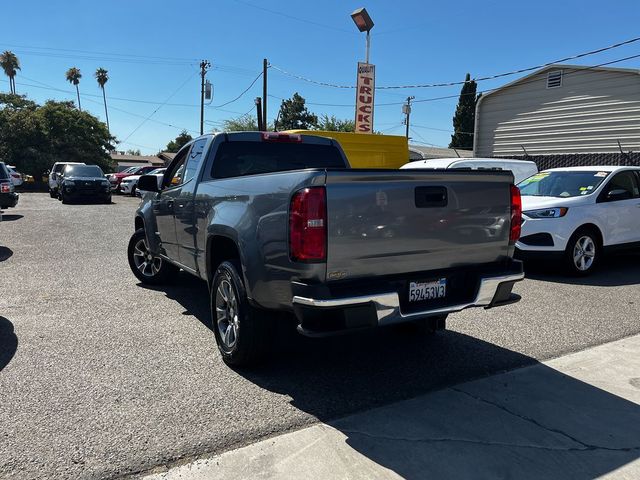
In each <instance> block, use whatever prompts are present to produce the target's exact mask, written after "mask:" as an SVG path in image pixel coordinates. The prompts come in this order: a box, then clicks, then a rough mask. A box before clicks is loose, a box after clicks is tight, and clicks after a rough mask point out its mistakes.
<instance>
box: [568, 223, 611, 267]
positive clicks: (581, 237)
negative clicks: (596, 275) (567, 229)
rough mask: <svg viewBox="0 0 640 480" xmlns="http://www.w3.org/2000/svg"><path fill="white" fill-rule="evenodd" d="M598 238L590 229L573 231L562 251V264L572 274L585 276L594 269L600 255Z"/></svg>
mask: <svg viewBox="0 0 640 480" xmlns="http://www.w3.org/2000/svg"><path fill="white" fill-rule="evenodd" d="M601 250H602V249H601V246H600V239H599V238H598V236H597V235H595V233H594V232H593V231H592V230H590V229H585V228H583V229H580V230H578V231H577V232H576V233H574V234H573V235H572V236H571V238H570V239H569V242H568V243H567V248H566V250H565V252H564V264H565V267H566V269H567V271H568V272H569V273H571V274H573V275H580V276H586V275H589V274H590V273H591V272H593V270H594V269H595V267H596V265H597V263H598V262H599V261H600V256H601Z"/></svg>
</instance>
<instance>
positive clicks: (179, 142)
mask: <svg viewBox="0 0 640 480" xmlns="http://www.w3.org/2000/svg"><path fill="white" fill-rule="evenodd" d="M191 140H193V137H192V136H191V135H189V134H188V133H187V131H186V130H183V131H182V132H180V135H178V136H177V137H176V139H175V140H171V141H170V142H169V143H167V148H166V149H165V151H166V152H169V153H176V152H177V151H178V150H180V149H181V148H182V147H184V146H185V145H186V144H187V143H189V142H190V141H191Z"/></svg>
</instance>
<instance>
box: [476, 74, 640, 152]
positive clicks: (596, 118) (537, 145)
mask: <svg viewBox="0 0 640 480" xmlns="http://www.w3.org/2000/svg"><path fill="white" fill-rule="evenodd" d="M639 150H640V70H633V69H623V68H606V67H581V66H575V65H552V66H549V67H545V68H542V69H541V70H538V71H537V72H534V73H532V74H531V75H528V76H526V77H523V78H520V79H518V80H516V81H514V82H511V83H509V84H507V85H505V86H503V87H501V88H498V89H496V90H494V91H492V92H490V93H488V94H485V95H483V96H482V97H480V100H479V101H478V104H477V106H476V127H475V135H474V156H476V157H520V158H521V157H522V156H523V155H526V156H533V157H538V158H540V157H541V156H545V157H546V156H550V155H551V156H554V157H557V158H559V157H560V156H562V157H564V158H565V159H567V158H568V157H569V156H572V157H574V158H577V157H580V158H586V157H587V155H586V154H599V155H598V156H599V157H601V158H612V159H613V158H615V157H616V156H617V155H623V156H626V157H628V153H629V152H638V151H639ZM621 152H625V153H621ZM606 154H616V155H615V156H614V155H606ZM588 156H589V157H593V155H588ZM614 161H615V160H614Z"/></svg>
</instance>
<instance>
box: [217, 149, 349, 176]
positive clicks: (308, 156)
mask: <svg viewBox="0 0 640 480" xmlns="http://www.w3.org/2000/svg"><path fill="white" fill-rule="evenodd" d="M305 168H342V169H344V168H346V165H345V162H344V159H343V158H342V155H341V154H340V150H339V149H338V148H336V147H335V146H333V145H321V144H312V143H307V144H305V143H289V142H286V143H285V142H282V143H280V142H251V141H230V142H224V143H221V144H220V145H219V146H218V149H217V151H216V156H215V158H214V160H213V165H212V167H211V177H213V178H214V179H221V178H231V177H242V176H245V175H256V174H260V173H272V172H283V171H287V170H301V169H305Z"/></svg>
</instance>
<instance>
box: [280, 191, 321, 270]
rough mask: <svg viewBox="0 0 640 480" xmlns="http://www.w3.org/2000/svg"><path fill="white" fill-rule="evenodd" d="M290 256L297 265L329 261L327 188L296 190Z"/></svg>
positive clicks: (290, 217) (291, 223)
mask: <svg viewBox="0 0 640 480" xmlns="http://www.w3.org/2000/svg"><path fill="white" fill-rule="evenodd" d="M289 253H290V255H291V259H292V260H294V261H297V262H320V261H323V260H325V259H326V258H327V200H326V192H325V189H324V187H310V188H304V189H302V190H299V191H297V192H296V193H295V194H294V195H293V198H292V199H291V206H290V209H289Z"/></svg>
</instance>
